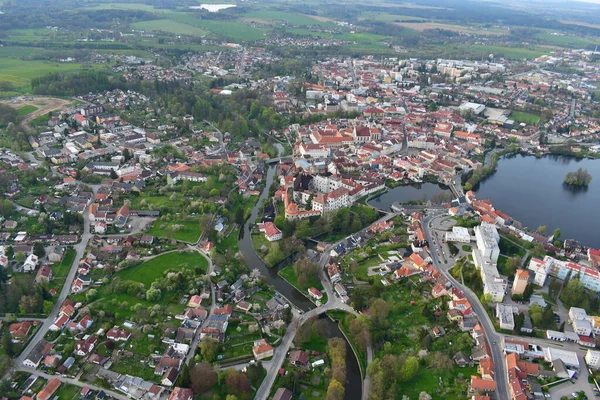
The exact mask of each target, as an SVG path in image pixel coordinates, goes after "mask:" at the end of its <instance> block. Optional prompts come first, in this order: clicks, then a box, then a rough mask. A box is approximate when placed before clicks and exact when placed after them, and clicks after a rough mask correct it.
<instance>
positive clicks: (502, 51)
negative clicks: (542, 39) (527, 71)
mask: <svg viewBox="0 0 600 400" xmlns="http://www.w3.org/2000/svg"><path fill="white" fill-rule="evenodd" d="M467 51H469V52H472V53H474V54H478V55H481V56H485V57H487V56H488V55H489V54H493V55H494V57H505V58H514V59H528V58H537V57H540V56H542V55H544V54H548V52H547V51H543V50H540V49H523V48H520V47H504V46H484V45H475V46H469V47H468V48H467Z"/></svg>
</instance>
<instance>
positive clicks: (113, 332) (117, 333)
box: [106, 326, 131, 342]
mask: <svg viewBox="0 0 600 400" xmlns="http://www.w3.org/2000/svg"><path fill="white" fill-rule="evenodd" d="M106 337H107V338H108V339H110V340H113V341H115V342H118V341H127V340H129V338H130V337H131V333H130V332H127V331H126V330H124V329H121V328H119V327H118V326H115V327H113V328H111V329H110V330H109V331H108V332H106Z"/></svg>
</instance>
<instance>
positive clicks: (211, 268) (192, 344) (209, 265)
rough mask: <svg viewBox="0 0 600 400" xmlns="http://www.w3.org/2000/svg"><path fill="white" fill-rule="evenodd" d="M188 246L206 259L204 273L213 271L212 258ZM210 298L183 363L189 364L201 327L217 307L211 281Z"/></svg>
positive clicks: (194, 352) (198, 340) (194, 351)
mask: <svg viewBox="0 0 600 400" xmlns="http://www.w3.org/2000/svg"><path fill="white" fill-rule="evenodd" d="M188 248H190V249H192V250H195V251H197V252H198V253H200V254H202V256H203V257H204V258H206V261H208V271H207V272H206V275H208V276H211V274H212V272H213V268H214V264H213V262H212V259H211V258H210V257H209V256H207V255H206V254H204V253H203V252H201V251H200V249H198V247H197V246H194V247H192V246H188ZM209 282H210V281H209ZM210 300H211V304H210V309H209V311H208V315H207V316H206V320H204V322H203V323H202V326H201V327H200V328H198V330H197V331H196V335H195V336H194V340H193V341H192V343H191V344H190V351H188V354H187V356H186V357H185V364H187V365H190V361H191V359H192V358H193V357H194V354H196V347H198V344H199V343H200V331H201V330H202V328H204V327H206V325H208V320H209V318H210V316H211V315H213V313H214V312H215V308H216V307H217V301H216V299H215V285H213V284H212V282H210Z"/></svg>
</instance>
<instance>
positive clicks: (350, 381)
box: [239, 146, 362, 400]
mask: <svg viewBox="0 0 600 400" xmlns="http://www.w3.org/2000/svg"><path fill="white" fill-rule="evenodd" d="M278 150H279V152H280V154H281V152H282V151H283V148H282V147H281V146H278ZM276 171H277V167H276V165H271V166H269V169H268V170H267V177H266V185H265V188H264V189H263V191H262V192H261V194H260V197H259V199H258V201H257V202H256V205H255V206H254V208H252V213H251V214H250V218H249V219H248V220H247V221H246V223H245V224H244V227H243V229H242V230H241V232H240V237H239V247H240V251H241V253H242V255H243V256H244V259H245V260H246V263H247V264H248V266H249V268H250V269H254V268H258V270H259V271H260V272H261V274H262V275H263V276H265V277H266V278H267V283H268V284H269V285H272V286H274V287H275V290H276V291H278V292H279V293H281V294H282V295H283V296H285V297H286V298H287V299H288V300H289V301H291V302H292V303H293V304H294V305H295V306H296V307H297V308H299V309H301V310H304V311H307V310H310V309H312V308H314V307H315V305H314V304H313V303H312V302H311V301H310V300H308V298H306V297H305V296H304V295H302V294H301V293H300V292H299V291H298V290H296V288H294V287H293V286H292V285H290V284H289V283H287V281H285V280H284V279H282V278H281V277H280V276H279V275H278V274H277V268H269V267H268V266H267V265H266V264H265V263H264V262H263V261H262V260H261V259H260V257H258V255H257V254H256V252H255V251H254V247H253V246H252V238H251V233H250V231H251V228H252V225H253V224H254V223H255V222H256V218H257V217H258V213H259V211H260V205H261V204H262V202H263V200H264V199H266V198H267V196H268V195H269V190H270V188H271V185H272V184H273V179H274V177H275V173H276ZM323 318H325V319H326V321H328V324H327V328H328V331H329V332H328V335H327V337H329V338H333V337H341V338H344V336H343V335H342V333H341V332H340V330H339V328H338V326H337V324H336V323H334V322H332V321H331V320H330V319H329V318H326V317H323ZM346 353H347V356H346V397H345V398H346V400H360V399H361V396H362V379H361V376H360V368H359V366H358V360H357V359H356V357H355V356H354V353H353V352H352V349H351V348H350V346H349V345H348V346H347V351H346ZM325 397H326V396H325V393H323V398H325Z"/></svg>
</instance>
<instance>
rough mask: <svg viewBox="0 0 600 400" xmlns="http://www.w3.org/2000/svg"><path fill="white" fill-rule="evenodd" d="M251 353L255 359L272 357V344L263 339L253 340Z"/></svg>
mask: <svg viewBox="0 0 600 400" xmlns="http://www.w3.org/2000/svg"><path fill="white" fill-rule="evenodd" d="M252 354H254V358H256V359H257V360H262V359H263V358H268V357H273V346H271V345H270V344H269V343H268V342H267V341H266V340H265V339H260V340H255V341H254V346H253V347H252Z"/></svg>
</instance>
